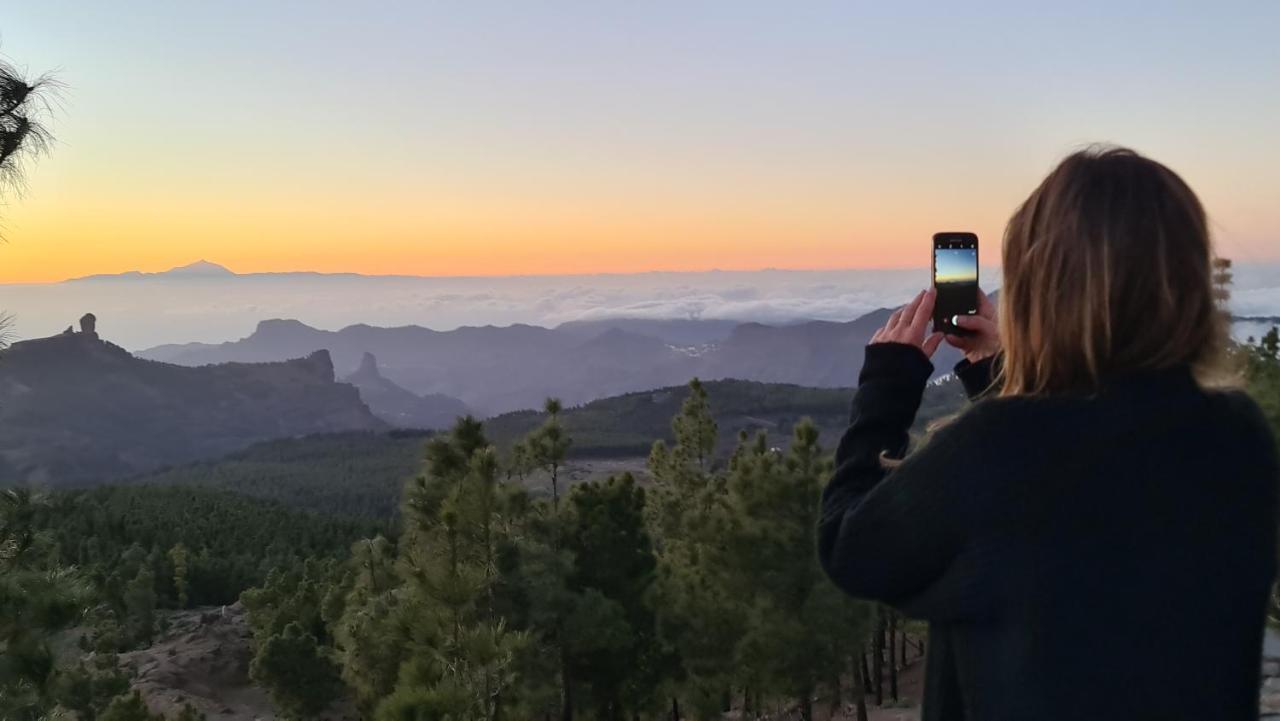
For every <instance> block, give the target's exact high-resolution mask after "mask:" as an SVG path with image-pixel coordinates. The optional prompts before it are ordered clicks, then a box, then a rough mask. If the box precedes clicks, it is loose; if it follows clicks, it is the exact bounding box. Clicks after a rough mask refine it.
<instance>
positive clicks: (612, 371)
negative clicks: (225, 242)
mask: <svg viewBox="0 0 1280 721" xmlns="http://www.w3.org/2000/svg"><path fill="white" fill-rule="evenodd" d="M888 313H889V311H887V310H878V311H874V312H872V313H868V314H866V315H864V316H862V317H860V318H858V319H856V320H853V321H849V322H843V323H835V322H828V321H810V322H805V323H795V324H790V325H765V324H761V323H736V324H732V325H730V324H727V323H726V322H725V321H717V320H708V321H697V320H689V321H665V322H659V321H641V320H636V319H625V318H624V319H616V320H604V321H591V322H574V323H568V324H564V325H561V326H557V327H555V328H542V327H538V326H532V325H510V326H505V327H496V326H484V327H462V328H457V329H455V330H450V331H435V330H430V329H427V328H422V327H419V326H403V327H398V328H379V327H374V326H370V325H353V326H348V327H346V328H343V329H341V330H338V331H325V330H319V329H316V328H312V327H310V326H307V325H305V324H303V323H300V322H298V321H296V320H267V321H262V322H261V323H259V324H258V327H257V329H256V330H255V331H254V332H253V333H252V334H251V335H249V336H247V337H245V338H243V339H241V340H238V341H234V342H230V343H219V344H202V343H189V344H183V345H167V346H157V347H155V348H151V349H148V350H145V351H142V352H141V353H140V355H141V356H143V357H146V358H151V359H154V360H160V361H166V362H170V363H179V364H183V365H201V364H207V363H223V362H229V361H236V362H263V361H274V360H281V359H285V358H295V357H298V356H302V355H306V354H308V353H311V352H314V351H316V350H321V349H324V350H328V351H329V352H330V353H331V354H332V357H333V361H334V365H335V366H336V367H337V368H339V369H356V368H357V367H358V366H359V365H360V364H361V363H362V359H363V357H364V355H365V354H366V353H372V354H373V355H375V356H376V357H377V360H378V370H379V372H380V374H381V375H382V377H384V378H385V379H386V380H388V381H390V382H391V383H393V384H395V385H397V386H400V387H401V388H404V389H407V390H408V391H410V392H412V393H414V394H417V395H430V394H443V395H446V396H450V397H452V398H457V399H459V400H461V401H462V402H463V403H465V404H466V406H467V407H469V408H471V409H473V410H474V411H475V413H477V414H478V415H480V416H492V415H497V414H500V413H504V412H507V411H513V410H519V409H523V408H537V407H540V406H541V404H542V401H543V399H544V398H546V397H548V396H555V397H557V398H560V399H561V400H563V401H564V402H565V403H566V404H569V405H576V404H581V403H587V402H589V401H593V400H596V399H600V398H607V397H610V396H616V395H619V394H624V393H629V392H633V391H645V390H649V389H652V388H662V387H665V386H673V385H679V384H681V383H684V382H686V381H687V380H688V379H690V378H693V377H698V378H703V379H707V380H717V379H729V378H738V379H744V380H751V381H763V382H768V383H793V384H797V385H803V386H813V387H829V388H839V387H847V386H851V385H853V384H854V383H855V381H856V379H857V377H858V370H859V368H860V367H861V364H862V348H863V346H865V345H866V344H867V342H868V341H869V340H870V339H871V335H872V334H873V333H874V332H875V330H876V329H877V328H879V327H880V326H881V325H883V323H884V321H885V318H886V317H887V315H888ZM958 359H959V356H958V354H957V353H956V352H955V351H954V350H953V349H951V348H949V347H944V348H942V349H941V350H940V351H939V353H938V356H937V359H936V360H937V362H936V365H937V367H938V369H939V372H945V371H946V370H949V369H950V367H951V366H952V364H954V363H955V361H956V360H958Z"/></svg>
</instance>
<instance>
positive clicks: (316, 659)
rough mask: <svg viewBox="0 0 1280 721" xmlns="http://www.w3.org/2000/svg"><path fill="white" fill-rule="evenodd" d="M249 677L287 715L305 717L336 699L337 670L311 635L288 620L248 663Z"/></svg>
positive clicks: (339, 688) (326, 706)
mask: <svg viewBox="0 0 1280 721" xmlns="http://www.w3.org/2000/svg"><path fill="white" fill-rule="evenodd" d="M249 677H250V678H252V679H253V680H254V681H256V682H258V683H260V684H262V685H263V686H264V687H265V688H266V689H267V690H268V691H269V692H270V693H271V700H272V701H274V702H275V705H276V708H277V709H279V710H280V711H281V713H283V714H284V715H285V716H286V717H287V718H293V719H308V718H313V717H314V716H315V715H316V714H318V713H320V712H321V711H324V710H325V709H326V708H328V707H329V705H330V704H332V703H333V701H334V700H335V699H337V698H338V696H339V694H340V693H341V690H342V682H341V680H340V679H339V677H338V670H337V668H336V667H335V666H334V665H333V662H332V661H331V660H330V659H329V657H328V656H327V654H326V653H325V651H324V650H323V649H322V648H321V647H320V646H319V644H317V642H316V638H315V636H312V635H311V634H310V633H308V632H307V631H306V630H305V629H304V628H303V626H302V625H301V624H299V623H297V622H291V623H289V624H287V625H286V626H285V627H284V630H283V631H282V632H280V633H277V634H273V635H272V636H271V637H270V638H268V639H267V640H266V642H265V643H263V644H262V645H261V648H259V649H258V653H257V655H255V656H254V658H253V662H252V663H251V664H250V665H249Z"/></svg>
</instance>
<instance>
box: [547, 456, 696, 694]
mask: <svg viewBox="0 0 1280 721" xmlns="http://www.w3.org/2000/svg"><path fill="white" fill-rule="evenodd" d="M569 500H570V502H571V504H570V505H571V513H570V515H569V517H568V518H567V519H566V523H565V526H566V528H565V548H566V550H568V551H569V552H570V553H571V554H572V556H573V566H572V570H571V572H570V574H569V577H568V579H567V581H568V588H569V590H570V591H571V592H573V593H574V594H575V595H576V598H575V599H574V603H573V609H572V613H571V614H569V615H568V616H567V618H566V623H565V643H566V646H567V651H568V660H569V664H570V670H571V673H572V676H573V677H574V678H579V679H582V681H583V685H584V687H585V690H586V696H587V700H588V701H589V703H588V704H586V705H587V706H588V707H589V708H591V709H593V710H594V711H595V714H596V717H598V718H622V717H624V716H632V715H635V714H637V713H638V712H640V711H641V710H644V709H646V708H647V707H650V706H652V705H653V703H654V701H655V699H654V693H655V691H656V688H657V685H658V681H659V680H660V679H661V678H662V676H663V674H664V672H665V669H666V668H667V667H668V665H669V663H670V661H671V660H672V659H671V658H669V657H667V656H666V655H664V654H663V651H662V648H661V646H660V644H659V642H658V638H657V627H656V620H655V618H654V614H653V609H652V608H651V606H650V604H649V600H648V594H649V589H650V587H651V585H652V583H653V579H654V573H655V569H656V567H657V559H656V558H655V556H654V553H653V544H652V542H651V540H650V538H649V531H648V528H647V527H646V525H645V492H644V490H643V489H642V488H640V487H639V486H637V485H636V483H635V480H634V479H633V478H632V477H631V476H630V474H626V475H623V476H621V477H615V478H610V479H609V480H608V481H606V482H605V483H586V484H582V485H579V486H577V487H576V488H574V489H573V493H572V494H571V495H570V497H569Z"/></svg>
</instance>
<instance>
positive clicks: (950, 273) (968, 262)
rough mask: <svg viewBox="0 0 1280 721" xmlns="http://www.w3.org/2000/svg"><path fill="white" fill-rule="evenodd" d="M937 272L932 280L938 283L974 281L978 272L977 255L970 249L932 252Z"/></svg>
mask: <svg viewBox="0 0 1280 721" xmlns="http://www.w3.org/2000/svg"><path fill="white" fill-rule="evenodd" d="M933 255H934V258H935V261H934V265H935V266H936V268H937V271H936V273H935V275H934V279H935V280H937V282H939V283H959V282H962V281H968V282H970V283H972V282H973V281H974V274H975V273H977V271H978V259H977V257H976V256H977V253H976V252H975V251H974V250H973V249H972V248H944V249H940V250H935V251H933Z"/></svg>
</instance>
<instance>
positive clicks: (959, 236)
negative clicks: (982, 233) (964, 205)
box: [929, 232, 981, 336]
mask: <svg viewBox="0 0 1280 721" xmlns="http://www.w3.org/2000/svg"><path fill="white" fill-rule="evenodd" d="M940 241H942V242H945V241H963V242H966V245H965V246H962V247H968V244H969V243H971V244H972V247H973V250H974V253H975V255H976V253H977V250H978V235H977V234H976V233H969V232H945V233H934V235H933V242H932V244H931V245H930V251H929V267H930V282H931V283H933V285H934V287H935V288H936V287H937V281H938V253H937V251H938V244H939V242H940ZM979 272H980V271H979V267H978V265H977V263H976V262H975V264H974V269H973V277H974V284H973V286H974V289H973V310H974V312H977V309H978V287H979V284H980V282H981V279H980V278H979ZM942 310H945V309H943V308H936V307H935V309H934V314H933V330H934V331H935V332H940V333H946V334H948V335H955V336H970V335H973V331H970V330H967V329H965V328H961V327H959V326H957V325H954V324H953V323H952V322H951V318H950V315H949V314H948V315H943V314H941V313H939V311H942Z"/></svg>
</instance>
